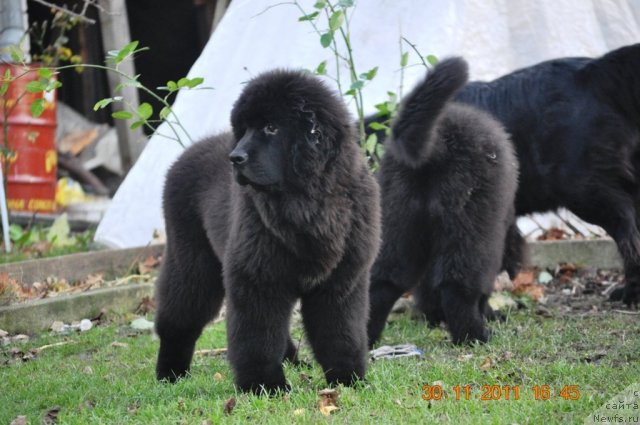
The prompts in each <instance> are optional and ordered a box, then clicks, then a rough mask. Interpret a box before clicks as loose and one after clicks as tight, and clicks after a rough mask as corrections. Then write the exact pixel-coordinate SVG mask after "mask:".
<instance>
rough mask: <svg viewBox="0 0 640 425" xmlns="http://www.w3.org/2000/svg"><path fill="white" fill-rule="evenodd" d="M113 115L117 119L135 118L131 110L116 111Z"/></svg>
mask: <svg viewBox="0 0 640 425" xmlns="http://www.w3.org/2000/svg"><path fill="white" fill-rule="evenodd" d="M111 116H112V117H113V118H115V119H117V120H129V119H131V118H133V114H132V113H131V112H129V111H115V112H114V113H112V114H111Z"/></svg>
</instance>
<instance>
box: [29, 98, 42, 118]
mask: <svg viewBox="0 0 640 425" xmlns="http://www.w3.org/2000/svg"><path fill="white" fill-rule="evenodd" d="M29 109H30V110H31V116H32V117H34V118H38V117H39V116H40V115H42V113H43V112H44V99H43V98H38V99H36V100H34V101H33V102H32V103H31V107H30V108H29Z"/></svg>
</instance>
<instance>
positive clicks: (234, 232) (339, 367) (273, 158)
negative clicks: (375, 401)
mask: <svg viewBox="0 0 640 425" xmlns="http://www.w3.org/2000/svg"><path fill="white" fill-rule="evenodd" d="M231 121H232V126H233V134H229V133H226V134H222V135H219V136H217V137H213V138H210V139H208V140H204V141H202V142H200V143H197V144H195V145H194V146H192V147H191V148H189V149H188V150H187V151H186V152H185V153H184V154H183V155H182V156H181V157H180V159H179V160H178V161H177V162H176V164H175V165H174V166H173V167H172V168H171V170H170V172H169V174H168V176H167V181H166V186H165V191H164V213H165V222H166V230H167V247H166V252H165V256H164V262H163V266H162V270H161V273H160V276H159V278H158V285H157V294H156V295H157V300H158V311H157V315H156V331H157V333H158V335H159V336H160V351H159V354H158V363H157V368H156V375H157V378H158V379H167V380H169V381H173V380H175V379H177V378H179V377H181V376H184V375H185V374H186V373H187V371H188V369H189V366H190V363H191V358H192V355H193V350H194V345H195V342H196V339H197V338H198V337H199V335H200V333H201V331H202V329H203V327H204V326H205V325H206V324H207V322H209V321H210V320H211V319H212V318H213V317H214V316H215V315H216V314H217V313H218V311H219V309H220V305H221V303H222V300H223V296H225V294H226V300H227V316H226V320H227V338H228V358H229V361H230V363H231V366H232V369H233V371H234V374H235V383H236V386H237V387H238V388H239V389H241V390H243V391H249V390H250V391H254V392H256V393H259V392H263V391H264V392H268V393H272V392H274V391H276V390H279V389H287V388H288V386H287V384H286V380H285V375H284V372H283V368H282V362H283V360H284V359H294V358H295V354H296V353H295V352H296V349H295V346H294V344H293V342H292V341H291V338H290V337H289V320H290V316H291V312H292V309H293V307H294V303H295V302H296V300H298V299H301V300H302V316H303V322H304V326H305V330H306V334H307V337H308V339H309V341H310V344H311V347H312V349H313V351H314V354H315V356H316V358H317V360H318V362H319V363H320V364H321V366H322V368H323V370H324V372H325V376H326V379H327V381H328V382H329V383H330V384H337V383H343V384H351V383H353V382H354V381H355V380H357V379H359V378H362V377H363V376H364V373H365V366H366V361H367V335H366V322H367V317H368V290H369V277H370V276H369V274H370V268H371V265H372V263H373V261H374V259H375V257H376V253H377V251H378V246H379V239H380V235H379V233H380V212H379V195H378V186H377V184H376V183H375V181H374V179H373V177H372V176H371V175H370V173H369V171H368V168H367V165H366V163H365V161H364V158H363V155H362V154H361V153H360V151H359V148H358V146H357V145H356V144H355V143H353V139H354V129H353V126H352V125H351V122H352V120H351V119H350V117H349V113H348V112H347V110H346V107H345V106H344V103H343V102H342V100H341V99H340V98H339V97H337V96H335V95H334V94H333V93H332V92H331V91H330V90H328V89H327V88H326V87H325V86H324V85H323V84H322V83H321V82H320V81H319V80H317V79H316V78H315V77H313V76H310V75H308V74H305V73H302V72H293V71H273V72H269V73H265V74H262V75H261V76H258V77H256V78H254V79H253V80H252V81H250V82H249V83H248V84H247V86H246V87H245V88H244V90H243V92H242V94H241V96H240V97H239V99H238V100H237V101H236V103H235V105H234V108H233V111H232V117H231ZM229 160H231V161H229ZM232 176H235V180H236V182H237V183H235V182H233V178H232Z"/></svg>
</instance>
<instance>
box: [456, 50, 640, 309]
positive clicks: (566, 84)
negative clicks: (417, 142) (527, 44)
mask: <svg viewBox="0 0 640 425" xmlns="http://www.w3.org/2000/svg"><path fill="white" fill-rule="evenodd" d="M456 99H457V100H459V101H461V102H465V103H469V104H471V105H474V106H477V107H479V108H481V109H483V110H485V111H487V112H490V113H491V114H493V115H494V116H495V117H496V118H498V120H499V121H501V122H502V124H503V125H504V126H505V128H506V129H507V131H508V132H509V133H510V134H511V139H512V141H513V144H514V145H515V149H516V152H517V154H518V159H519V161H520V184H519V188H518V191H517V195H516V203H515V205H516V213H517V214H518V215H524V214H529V213H533V212H543V211H549V210H554V209H556V208H558V207H566V208H567V209H569V210H570V211H572V212H573V213H574V214H576V215H577V216H578V217H580V218H582V219H583V220H585V221H587V222H589V223H593V224H597V225H599V226H601V227H602V228H604V229H605V230H606V231H607V233H608V234H609V235H611V237H613V239H614V240H615V241H616V243H617V245H618V249H619V251H620V254H621V255H622V258H623V259H624V269H625V275H626V281H627V284H626V285H625V288H624V298H623V299H624V302H625V303H626V304H628V305H637V304H638V302H639V301H640V231H639V230H638V226H639V224H640V222H639V221H638V213H639V210H638V205H640V182H639V179H640V44H635V45H632V46H627V47H623V48H620V49H618V50H614V51H612V52H610V53H608V54H606V55H604V56H602V57H601V58H598V59H591V58H563V59H557V60H552V61H547V62H543V63H540V64H538V65H534V66H531V67H529V68H524V69H521V70H519V71H515V72H513V73H511V74H508V75H506V76H504V77H501V78H498V79H497V80H495V81H492V82H488V83H485V82H474V83H470V84H468V85H467V86H466V87H465V88H464V89H463V90H462V91H461V92H459V93H458V95H457V97H456ZM620 295H622V294H620Z"/></svg>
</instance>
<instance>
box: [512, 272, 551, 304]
mask: <svg viewBox="0 0 640 425" xmlns="http://www.w3.org/2000/svg"><path fill="white" fill-rule="evenodd" d="M512 293H513V294H514V295H516V296H521V295H528V296H529V297H531V299H533V300H534V301H540V299H541V298H542V297H544V286H542V285H540V284H538V283H537V282H536V279H535V273H534V272H533V271H531V270H528V271H523V272H520V273H518V275H517V276H516V278H515V279H514V280H513V289H512Z"/></svg>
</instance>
